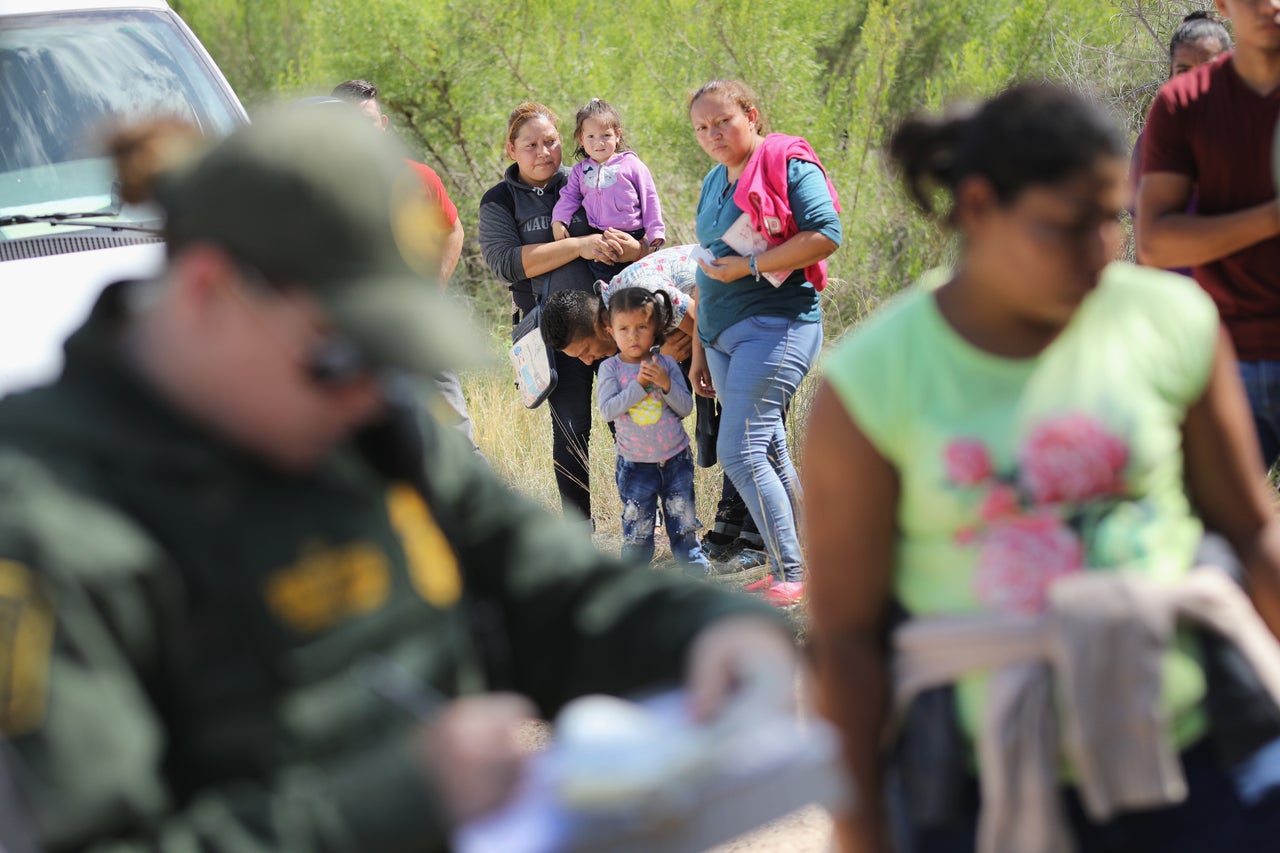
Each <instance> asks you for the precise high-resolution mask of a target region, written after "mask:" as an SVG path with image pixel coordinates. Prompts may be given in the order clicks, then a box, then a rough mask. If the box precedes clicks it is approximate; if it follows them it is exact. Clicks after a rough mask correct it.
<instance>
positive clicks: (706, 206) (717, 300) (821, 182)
mask: <svg viewBox="0 0 1280 853" xmlns="http://www.w3.org/2000/svg"><path fill="white" fill-rule="evenodd" d="M689 117H690V119H691V120H692V122H693V129H694V133H695V135H696V136H697V139H698V144H699V145H701V146H702V148H703V150H704V151H706V152H707V154H708V155H710V156H711V158H712V159H713V160H715V161H716V162H717V165H716V166H715V167H713V168H712V169H711V171H710V173H708V175H707V177H706V179H705V180H704V181H703V183H702V196H701V198H699V200H698V215H697V229H698V242H699V243H701V245H702V246H703V248H704V249H707V250H708V251H709V252H710V253H711V255H713V256H714V260H710V261H706V260H700V261H699V272H698V306H699V308H698V335H697V342H696V343H695V347H694V353H693V366H692V368H691V369H690V371H689V380H690V383H691V384H692V386H693V388H694V391H695V392H697V393H699V394H702V395H703V396H712V395H716V396H718V398H719V401H720V406H721V410H722V411H721V417H720V435H719V438H718V439H717V442H716V454H717V456H718V457H719V459H720V463H721V464H722V465H723V466H724V470H725V473H726V474H727V475H728V476H729V479H730V480H731V481H732V483H733V485H734V486H735V487H736V488H737V490H738V492H739V493H740V494H741V495H742V498H743V500H744V501H745V502H746V505H747V509H748V510H749V511H750V513H751V516H752V518H753V519H754V520H755V522H756V525H757V527H759V529H760V533H761V535H762V537H763V538H764V544H765V549H766V550H767V551H768V553H769V558H770V561H771V562H772V564H773V565H772V575H771V576H768V577H766V578H765V579H764V580H762V581H760V582H759V583H758V584H753V585H752V586H749V587H748V589H752V588H753V587H754V588H755V589H754V590H753V591H756V590H763V591H764V594H765V598H766V599H767V600H769V601H771V602H772V603H774V604H777V605H780V606H786V605H790V604H794V603H796V602H797V601H799V600H800V598H801V597H802V596H803V594H804V581H803V559H802V556H801V553H800V539H799V534H798V531H797V528H796V518H797V516H798V510H799V498H800V489H799V479H798V477H797V475H796V471H795V467H794V466H793V465H792V463H791V457H790V454H789V452H788V450H787V437H786V425H785V414H786V410H787V406H788V404H789V403H790V402H791V398H792V396H793V395H794V394H795V392H796V388H797V387H799V385H800V381H801V380H802V379H804V377H805V375H806V374H807V373H808V372H809V367H810V366H811V365H812V364H813V360H814V359H815V358H816V356H817V354H818V351H819V349H821V347H822V312H821V310H820V309H819V306H818V288H817V287H816V286H815V284H814V282H813V281H810V277H811V276H809V275H807V274H806V268H807V267H816V266H817V265H819V264H820V263H821V262H822V261H824V260H825V258H826V257H827V256H828V255H830V254H831V253H832V252H834V251H835V250H836V248H837V247H838V246H839V245H840V237H841V232H840V218H839V215H838V213H837V211H836V208H835V200H834V199H833V197H832V191H831V188H830V185H829V184H828V182H827V179H826V176H825V174H824V173H823V171H822V167H821V166H820V165H819V164H817V163H816V162H814V161H812V160H811V161H808V162H806V161H805V160H802V159H798V158H792V157H789V156H786V155H785V154H784V155H779V156H778V157H777V166H776V167H777V168H785V169H786V179H785V186H786V195H787V199H786V200H785V201H786V202H787V203H788V205H789V208H790V215H791V217H792V218H793V219H794V223H793V224H794V228H793V229H792V230H794V231H795V233H794V234H792V236H790V237H789V238H787V239H785V240H781V241H777V242H772V243H769V244H765V243H763V242H761V243H760V244H759V245H756V246H755V247H753V248H750V249H749V248H748V247H747V245H746V244H745V243H744V242H743V241H742V240H739V239H734V238H733V237H732V235H730V242H732V243H733V244H734V245H735V246H737V249H735V248H733V247H732V246H731V245H730V244H729V243H727V242H725V239H724V238H725V236H726V234H727V233H728V232H730V231H731V229H733V230H738V231H739V233H742V234H751V233H752V232H753V229H752V228H751V225H750V224H749V222H747V221H746V220H749V218H750V217H749V216H748V214H747V213H745V212H744V211H743V209H742V208H741V207H739V205H738V204H737V202H736V201H735V195H737V194H736V192H735V191H736V190H737V189H738V186H737V185H738V181H739V179H740V178H741V177H742V176H743V175H744V173H748V174H752V172H749V171H748V167H749V166H752V165H754V166H755V167H756V168H755V170H754V174H757V175H759V174H761V169H762V168H766V169H767V168H768V165H765V166H764V167H761V164H760V162H759V161H757V162H756V163H754V164H753V163H752V160H753V158H756V157H762V156H763V155H765V154H766V153H767V149H768V146H767V145H766V143H765V137H764V136H763V127H762V119H761V116H760V110H759V109H758V107H757V106H756V99H755V96H754V95H753V94H752V93H751V91H750V90H749V89H747V88H746V87H745V86H743V85H742V84H741V83H738V82H735V81H724V80H715V81H712V82H711V83H708V84H707V85H705V86H703V87H702V88H701V89H699V90H698V91H697V92H696V93H695V94H694V95H693V97H692V98H691V99H690V100H689ZM775 137H778V138H780V139H781V140H791V141H796V140H798V138H797V137H781V136H780V135H778V134H774V135H772V136H771V137H770V140H774V138H775ZM798 141H799V142H800V143H803V140H798ZM802 147H803V148H805V149H808V146H807V144H804V145H803V146H802ZM810 151H811V149H810ZM809 156H812V155H811V154H810V155H809ZM814 159H815V160H816V158H814ZM779 183H781V181H780V180H779ZM822 270H823V272H822V274H823V276H825V264H824V265H822ZM785 271H791V272H790V273H789V274H787V275H786V277H785V279H781V280H780V281H779V283H777V284H775V283H773V282H772V281H770V278H769V275H768V274H770V273H777V272H783V273H784V274H785ZM823 281H825V278H824V279H823Z"/></svg>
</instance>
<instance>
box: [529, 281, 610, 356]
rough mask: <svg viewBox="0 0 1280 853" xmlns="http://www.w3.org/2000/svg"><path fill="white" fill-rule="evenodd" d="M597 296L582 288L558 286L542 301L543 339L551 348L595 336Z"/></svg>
mask: <svg viewBox="0 0 1280 853" xmlns="http://www.w3.org/2000/svg"><path fill="white" fill-rule="evenodd" d="M599 313H600V297H598V296H596V295H595V294H594V293H587V292H586V291H584V290H558V291H556V292H555V293H553V294H551V295H550V296H548V297H547V301H546V302H544V303H542V317H541V324H540V325H541V327H542V339H543V340H544V341H546V342H547V346H549V347H551V348H552V349H553V350H563V349H564V348H565V347H567V346H569V345H570V344H572V343H573V342H574V341H577V340H581V339H582V338H591V337H595V334H596V317H597V316H598V315H599Z"/></svg>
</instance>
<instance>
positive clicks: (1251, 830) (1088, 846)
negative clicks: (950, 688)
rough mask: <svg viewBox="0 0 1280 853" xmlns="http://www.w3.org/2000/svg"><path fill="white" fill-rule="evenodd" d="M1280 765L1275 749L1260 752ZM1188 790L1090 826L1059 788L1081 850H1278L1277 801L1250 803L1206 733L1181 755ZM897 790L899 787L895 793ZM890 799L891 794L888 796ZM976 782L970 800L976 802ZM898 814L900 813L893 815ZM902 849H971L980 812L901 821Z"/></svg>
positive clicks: (938, 852) (1072, 797) (926, 852)
mask: <svg viewBox="0 0 1280 853" xmlns="http://www.w3.org/2000/svg"><path fill="white" fill-rule="evenodd" d="M1263 758H1264V760H1266V761H1267V762H1268V763H1271V764H1273V765H1274V764H1277V763H1280V753H1277V754H1276V755H1273V756H1263ZM1182 770H1183V773H1185V774H1186V779H1187V789H1188V795H1187V799H1186V800H1185V801H1183V802H1182V803H1179V804H1177V805H1174V806H1170V807H1168V808H1163V809H1155V810H1151V811H1142V812H1130V813H1126V814H1122V815H1119V816H1117V817H1116V818H1114V819H1112V820H1110V821H1107V822H1106V823H1102V824H1098V823H1093V822H1092V821H1090V820H1089V819H1088V817H1087V816H1086V815H1085V813H1084V808H1083V806H1082V805H1081V803H1080V797H1079V795H1078V794H1077V793H1076V792H1075V790H1074V789H1070V788H1068V789H1064V791H1063V805H1064V806H1065V809H1066V814H1067V819H1068V822H1069V823H1070V824H1071V828H1072V831H1073V834H1074V835H1075V838H1076V842H1077V847H1078V849H1079V850H1080V851H1081V853H1129V851H1151V853H1205V851H1217V850H1232V851H1235V850H1239V851H1241V852H1242V853H1244V851H1249V853H1252V851H1264V850H1275V849H1276V848H1277V841H1278V840H1280V798H1277V797H1276V796H1274V795H1272V796H1268V797H1267V798H1265V799H1262V800H1260V801H1259V802H1257V803H1248V802H1246V801H1245V799H1243V798H1242V797H1241V795H1240V792H1239V790H1238V788H1237V785H1236V784H1235V782H1233V780H1232V778H1231V775H1230V774H1229V773H1228V772H1226V771H1224V770H1223V769H1222V768H1221V767H1220V766H1219V764H1218V761H1217V759H1216V757H1215V755H1214V752H1213V747H1212V744H1211V739H1210V738H1202V739H1201V740H1200V742H1199V743H1197V744H1195V745H1194V746H1192V747H1190V748H1189V749H1187V750H1186V751H1185V752H1183V753H1182ZM896 793H898V794H900V792H896ZM889 796H890V798H891V799H892V798H893V797H895V792H893V791H892V788H891V793H890V795H889ZM977 796H978V794H977V783H976V782H972V781H971V782H970V791H969V797H970V798H972V800H973V801H975V802H976V799H977ZM898 815H899V818H901V812H900V811H899V813H898ZM897 826H898V827H899V829H898V834H899V836H900V837H899V838H898V845H897V849H898V850H899V851H900V853H973V851H974V849H975V844H974V841H975V838H976V836H977V831H978V822H977V814H976V812H975V813H972V814H969V815H967V816H966V817H965V818H964V819H963V820H961V821H959V822H958V823H957V825H955V826H949V827H947V828H945V829H927V830H926V829H919V828H911V827H910V825H909V824H906V823H905V822H898V823H897Z"/></svg>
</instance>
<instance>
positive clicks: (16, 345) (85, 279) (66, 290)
mask: <svg viewBox="0 0 1280 853" xmlns="http://www.w3.org/2000/svg"><path fill="white" fill-rule="evenodd" d="M163 262H164V244H163V243H159V242H155V243H144V244H141V245H132V246H120V247H116V248H110V249H99V250H96V251H86V252H73V253H69V254H63V255H54V256H46V257H38V258H27V259H19V260H11V261H0V397H3V396H4V395H6V394H9V393H11V392H13V391H17V390H21V389H23V388H29V387H32V386H34V385H42V384H44V383H46V382H49V381H51V380H53V379H55V378H56V377H57V375H58V373H59V371H60V370H61V369H62V359H63V355H62V345H63V343H64V342H65V341H66V339H67V336H68V335H70V334H71V333H72V332H73V331H75V330H76V329H77V328H79V326H80V324H81V323H83V322H84V320H85V318H86V317H88V316H89V309H90V308H92V307H93V303H94V301H95V300H96V299H97V298H98V294H99V293H101V292H102V289H103V288H104V287H106V286H107V285H108V284H110V283H111V282H113V281H119V280H120V279H126V278H149V277H152V276H155V275H157V274H158V273H159V272H160V269H161V267H162V265H163Z"/></svg>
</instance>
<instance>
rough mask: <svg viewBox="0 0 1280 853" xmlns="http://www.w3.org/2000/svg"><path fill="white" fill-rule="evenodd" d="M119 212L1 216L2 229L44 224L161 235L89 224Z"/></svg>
mask: <svg viewBox="0 0 1280 853" xmlns="http://www.w3.org/2000/svg"><path fill="white" fill-rule="evenodd" d="M119 212H120V211H118V210H98V211H86V212H81V213H41V214H38V215H36V216H29V215H28V214H25V213H14V214H11V215H9V216H0V228H4V227H5V226H6V225H38V224H39V223H41V222H43V223H45V224H46V225H49V226H51V227H52V226H56V225H75V226H78V227H82V228H107V229H110V230H112V231H141V232H142V233H144V234H159V233H160V229H159V228H144V227H141V226H137V225H121V224H119V223H117V222H88V221H86V220H89V219H93V218H96V217H102V216H115V215H116V214H118V213H119Z"/></svg>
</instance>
